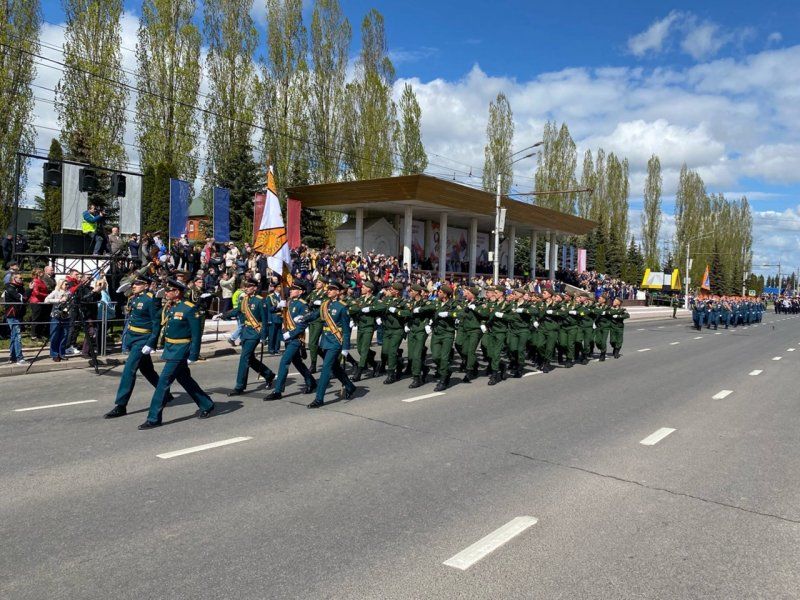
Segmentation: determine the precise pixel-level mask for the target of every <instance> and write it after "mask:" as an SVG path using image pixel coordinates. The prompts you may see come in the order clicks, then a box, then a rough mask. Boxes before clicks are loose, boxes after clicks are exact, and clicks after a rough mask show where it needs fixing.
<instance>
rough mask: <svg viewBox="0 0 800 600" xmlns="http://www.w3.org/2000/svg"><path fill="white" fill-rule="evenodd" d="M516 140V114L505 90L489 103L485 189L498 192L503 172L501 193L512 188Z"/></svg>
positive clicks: (485, 151)
mask: <svg viewBox="0 0 800 600" xmlns="http://www.w3.org/2000/svg"><path fill="white" fill-rule="evenodd" d="M513 140H514V115H513V113H512V112H511V104H510V103H509V101H508V98H506V95H505V94H504V93H503V92H500V93H498V94H497V98H495V100H494V101H493V102H490V103H489V120H488V121H487V123H486V146H484V148H483V156H484V158H483V189H484V190H486V191H487V192H492V193H496V192H497V175H498V173H502V175H503V177H502V179H501V182H500V183H501V185H500V193H501V194H503V195H505V194H508V191H509V190H510V189H511V183H512V180H513V174H512V171H511V144H512V143H513Z"/></svg>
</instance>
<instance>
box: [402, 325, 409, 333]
mask: <svg viewBox="0 0 800 600" xmlns="http://www.w3.org/2000/svg"><path fill="white" fill-rule="evenodd" d="M403 331H405V332H406V333H411V328H410V327H409V326H408V325H403Z"/></svg>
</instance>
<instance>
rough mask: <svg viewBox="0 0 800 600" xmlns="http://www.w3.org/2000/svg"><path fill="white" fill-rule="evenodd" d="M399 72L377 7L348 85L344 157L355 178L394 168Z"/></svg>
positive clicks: (364, 24)
mask: <svg viewBox="0 0 800 600" xmlns="http://www.w3.org/2000/svg"><path fill="white" fill-rule="evenodd" d="M394 80H395V71H394V65H392V61H391V60H390V59H389V56H388V50H387V46H386V33H385V31H384V23H383V16H382V15H381V13H379V12H378V11H377V10H375V9H374V8H373V9H372V10H370V11H369V13H367V15H366V16H365V17H364V20H363V21H362V23H361V52H360V53H359V56H358V60H357V62H356V77H355V80H354V81H353V82H352V83H350V84H348V86H347V103H346V106H347V110H346V112H345V136H344V149H345V154H344V160H345V163H346V164H347V168H348V171H349V173H350V175H351V176H352V177H353V178H354V179H374V178H378V177H389V176H391V175H392V172H393V170H394V161H393V149H394V143H393V140H392V135H393V133H394V131H395V122H396V119H397V116H396V113H397V110H396V107H395V104H394V101H393V100H392V84H393V83H394Z"/></svg>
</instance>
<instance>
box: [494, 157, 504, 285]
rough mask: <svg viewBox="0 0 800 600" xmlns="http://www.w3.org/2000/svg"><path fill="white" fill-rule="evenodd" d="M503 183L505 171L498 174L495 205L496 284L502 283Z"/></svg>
mask: <svg viewBox="0 0 800 600" xmlns="http://www.w3.org/2000/svg"><path fill="white" fill-rule="evenodd" d="M502 185H503V173H498V174H497V199H496V200H495V205H494V261H493V262H494V265H493V266H494V272H493V276H494V284H495V285H497V284H498V283H500V190H501V189H502Z"/></svg>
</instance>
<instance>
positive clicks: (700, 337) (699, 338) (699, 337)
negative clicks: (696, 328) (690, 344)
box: [694, 335, 703, 340]
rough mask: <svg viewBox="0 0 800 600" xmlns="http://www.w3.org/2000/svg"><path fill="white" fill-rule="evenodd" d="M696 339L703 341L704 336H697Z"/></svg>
mask: <svg viewBox="0 0 800 600" xmlns="http://www.w3.org/2000/svg"><path fill="white" fill-rule="evenodd" d="M694 339H696V340H702V339H703V336H702V335H698V336H697V337H696V338H694Z"/></svg>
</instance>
